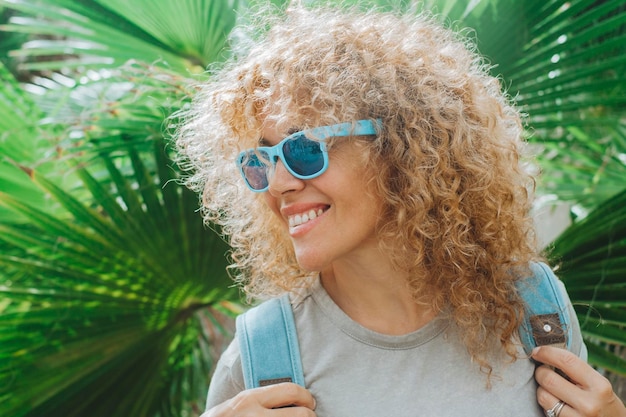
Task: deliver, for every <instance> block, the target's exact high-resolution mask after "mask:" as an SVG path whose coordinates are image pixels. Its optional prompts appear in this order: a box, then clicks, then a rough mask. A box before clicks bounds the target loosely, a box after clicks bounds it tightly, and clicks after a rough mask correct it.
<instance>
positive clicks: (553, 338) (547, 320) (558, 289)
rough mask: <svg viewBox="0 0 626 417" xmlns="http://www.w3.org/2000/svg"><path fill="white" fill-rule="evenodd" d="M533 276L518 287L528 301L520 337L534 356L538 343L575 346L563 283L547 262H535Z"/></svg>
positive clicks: (531, 266) (526, 301) (519, 283)
mask: <svg viewBox="0 0 626 417" xmlns="http://www.w3.org/2000/svg"><path fill="white" fill-rule="evenodd" d="M530 268H531V270H532V272H533V276H531V277H529V278H527V279H525V280H523V281H519V282H518V284H517V290H518V292H519V294H520V296H521V297H522V299H523V300H524V303H525V304H526V312H525V314H524V322H523V323H522V325H521V326H520V327H519V336H520V339H521V341H522V343H523V344H524V350H525V351H526V353H527V354H529V355H530V353H531V352H532V350H533V349H534V348H535V347H536V346H541V345H553V346H558V347H562V348H566V349H568V350H569V349H570V348H571V340H572V326H570V317H569V316H570V315H569V311H568V304H567V301H566V299H565V295H564V292H563V289H562V284H561V283H560V282H559V280H558V278H557V277H556V276H555V275H554V273H553V272H552V270H551V269H550V267H548V265H546V264H545V263H540V262H532V263H531V265H530Z"/></svg>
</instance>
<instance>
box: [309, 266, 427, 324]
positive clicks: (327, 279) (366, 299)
mask: <svg viewBox="0 0 626 417" xmlns="http://www.w3.org/2000/svg"><path fill="white" fill-rule="evenodd" d="M320 276H321V283H322V286H323V287H324V289H325V290H326V292H327V293H328V294H329V296H330V297H331V298H332V299H333V301H334V302H335V304H337V305H338V306H339V308H341V309H342V310H343V311H344V312H345V313H346V314H347V315H348V316H349V317H350V318H351V319H352V320H354V321H356V322H357V323H359V324H360V325H362V326H364V327H366V328H368V329H370V330H373V331H376V332H378V333H383V334H389V335H403V334H407V333H410V332H413V331H415V330H418V329H420V328H421V327H423V326H425V325H426V324H427V323H428V322H430V321H431V320H432V319H433V318H434V317H435V313H434V311H433V309H432V308H431V307H430V306H429V305H427V304H426V303H418V302H416V301H415V300H414V299H413V297H412V296H411V293H410V291H409V289H408V287H407V284H406V282H407V274H405V273H402V272H401V271H397V270H394V269H393V268H391V267H389V266H384V265H381V264H380V263H376V264H374V265H360V266H354V265H351V266H348V265H333V266H332V267H330V268H328V269H327V270H325V271H322V273H321V275H320Z"/></svg>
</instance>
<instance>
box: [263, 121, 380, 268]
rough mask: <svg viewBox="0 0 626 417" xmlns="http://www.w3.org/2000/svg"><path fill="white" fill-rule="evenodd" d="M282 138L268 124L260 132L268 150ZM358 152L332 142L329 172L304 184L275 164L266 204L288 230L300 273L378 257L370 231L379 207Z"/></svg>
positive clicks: (356, 146)
mask: <svg viewBox="0 0 626 417" xmlns="http://www.w3.org/2000/svg"><path fill="white" fill-rule="evenodd" d="M284 136H285V135H283V134H280V133H279V132H278V131H276V129H275V127H274V126H273V125H272V124H269V125H268V126H267V127H266V128H265V129H264V130H263V139H264V141H265V142H267V145H275V144H277V143H278V142H280V141H281V140H282V139H283V138H284ZM363 152H364V149H363V145H362V144H361V143H359V142H358V141H355V140H352V139H350V138H337V139H335V142H334V144H333V146H332V147H331V149H330V151H329V166H328V169H327V170H326V172H324V173H323V174H322V175H320V176H319V177H317V178H313V179H309V180H301V179H298V178H296V177H294V176H292V175H291V174H290V173H289V171H287V170H286V169H285V167H284V165H283V163H282V161H280V160H279V161H278V162H277V164H276V168H275V170H274V173H273V176H272V177H271V178H270V182H269V190H268V191H267V192H265V193H264V196H265V201H266V203H267V204H268V206H269V207H270V208H271V209H272V211H273V212H274V213H275V214H276V216H278V218H279V219H280V221H281V222H282V223H283V224H284V227H285V228H286V229H287V230H288V232H289V236H290V237H291V241H292V244H293V247H294V249H295V254H296V258H297V260H298V263H299V264H300V266H301V267H302V268H303V269H305V270H308V271H322V270H324V269H326V268H328V267H330V266H332V265H333V264H334V263H335V262H354V261H358V260H359V259H360V257H365V258H362V259H368V258H369V257H371V256H372V255H373V254H374V253H375V252H376V253H377V252H378V250H377V247H378V246H377V238H376V234H375V229H376V223H377V219H378V215H379V213H380V207H381V202H380V199H379V198H377V197H375V193H374V187H373V184H371V182H370V179H371V178H373V175H374V174H373V169H372V168H371V166H370V167H369V168H368V164H365V163H363V160H364V158H363V157H362V155H363Z"/></svg>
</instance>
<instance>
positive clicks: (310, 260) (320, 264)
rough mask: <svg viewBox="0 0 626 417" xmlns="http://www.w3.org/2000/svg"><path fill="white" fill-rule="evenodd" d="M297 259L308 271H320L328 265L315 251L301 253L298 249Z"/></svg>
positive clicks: (301, 266)
mask: <svg viewBox="0 0 626 417" xmlns="http://www.w3.org/2000/svg"><path fill="white" fill-rule="evenodd" d="M296 260H297V261H298V265H300V268H302V269H303V270H304V271H306V272H319V271H322V270H323V269H324V268H326V266H327V265H328V262H325V261H324V260H323V258H321V257H320V256H319V254H313V253H310V252H309V253H299V252H297V251H296Z"/></svg>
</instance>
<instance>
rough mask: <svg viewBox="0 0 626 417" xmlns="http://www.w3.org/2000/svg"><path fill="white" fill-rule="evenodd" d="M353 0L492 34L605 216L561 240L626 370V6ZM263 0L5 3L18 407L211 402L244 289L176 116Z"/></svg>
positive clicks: (499, 70) (499, 59) (576, 289)
mask: <svg viewBox="0 0 626 417" xmlns="http://www.w3.org/2000/svg"><path fill="white" fill-rule="evenodd" d="M268 1H269V0H268ZM353 2H354V3H358V4H362V5H364V6H365V7H371V6H372V5H375V4H378V5H379V6H380V7H384V8H391V7H393V8H396V9H397V8H401V9H402V10H403V11H404V12H407V13H413V12H415V11H417V10H419V8H420V7H423V8H426V9H428V10H432V11H435V12H437V13H440V14H441V15H442V16H444V17H445V19H446V21H447V22H448V23H449V24H450V25H453V26H455V27H458V28H460V29H461V30H463V31H464V32H467V33H469V34H470V36H475V38H476V42H477V45H478V48H479V49H480V51H481V52H482V53H483V54H485V55H486V56H487V57H488V58H489V60H490V61H491V63H492V64H494V68H493V69H492V71H493V72H494V73H495V74H499V75H501V76H502V79H503V88H506V90H507V91H508V92H509V93H510V94H511V95H512V96H513V97H514V98H515V99H516V100H517V102H518V104H519V105H520V106H521V107H522V108H523V109H524V111H526V112H527V113H528V117H527V119H526V123H527V126H526V127H527V132H528V136H529V142H530V143H531V144H532V151H533V152H534V153H536V155H537V158H536V160H535V162H534V166H540V167H541V169H542V171H543V178H544V180H543V182H542V183H540V184H539V190H540V193H541V195H542V196H547V195H549V196H551V198H552V199H560V200H567V201H569V202H571V204H573V205H574V207H575V208H576V209H577V210H576V211H575V212H576V213H587V212H588V213H589V215H587V216H586V218H584V219H583V217H584V216H579V217H580V219H578V221H577V222H575V224H574V225H573V226H572V227H571V228H570V229H569V230H568V231H566V232H565V233H564V234H563V235H562V236H561V237H559V238H558V239H557V240H556V241H555V242H553V244H552V245H551V252H550V253H551V257H552V258H553V259H554V260H555V261H558V262H559V263H560V268H561V269H560V271H559V275H560V276H561V277H562V278H563V280H564V281H565V282H566V284H567V287H568V290H569V292H570V294H571V296H572V299H573V301H574V302H575V304H576V309H577V312H578V314H579V318H580V319H581V323H582V324H583V331H584V335H585V337H586V340H587V342H588V344H589V346H590V352H591V361H592V363H594V364H596V365H597V366H599V367H601V368H602V369H606V370H609V371H611V372H614V373H618V374H622V375H626V363H625V361H624V360H623V359H622V358H620V356H619V351H618V349H617V347H619V346H626V336H625V334H626V331H625V327H624V326H625V325H626V227H625V226H624V225H625V224H626V204H625V203H626V201H625V200H626V194H625V192H626V191H624V190H626V184H624V182H623V179H624V178H626V166H625V165H626V117H625V116H624V108H625V105H626V91H624V90H625V88H626V83H625V82H624V75H623V74H625V73H626V68H625V67H626V50H625V49H626V46H625V45H626V6H624V4H623V2H622V1H616V0H605V1H591V0H586V1H577V2H565V1H557V0H548V1H545V0H542V1H538V0H532V1H524V2H519V1H514V0H499V1H497V0H481V1H473V2H464V1H442V0H441V1H439V0H427V1H425V2H422V3H420V4H421V6H416V4H417V3H412V2H400V1H397V2H396V1H383V0H380V1H353ZM260 3H264V2H263V1H262V0H256V1H250V2H246V1H244V0H159V1H147V0H136V1H133V2H125V1H121V0H107V1H101V0H0V12H1V15H0V18H1V19H4V24H3V25H1V27H0V28H1V29H2V30H3V31H4V32H3V33H2V36H3V38H2V40H1V41H0V48H1V49H2V50H1V51H0V78H1V84H0V116H1V117H0V414H1V415H8V416H16V417H21V416H35V415H41V414H45V415H49V416H56V415H63V416H83V415H91V416H96V417H97V416H109V415H115V416H118V415H119V416H127V415H128V416H131V415H132V416H150V417H152V416H163V417H165V416H191V415H197V414H199V411H200V410H201V409H202V403H203V401H204V396H205V394H206V387H207V384H208V382H209V375H210V371H211V367H212V363H213V359H214V357H215V355H216V353H217V352H219V351H220V349H221V348H222V346H223V343H225V342H226V341H227V340H228V337H229V332H230V329H231V328H232V327H231V326H230V324H231V323H230V322H231V318H232V314H233V313H234V312H237V311H239V308H240V307H238V305H239V304H238V303H237V301H238V296H239V294H238V293H237V292H236V291H235V290H234V289H232V288H231V287H230V283H229V280H228V276H227V275H228V274H227V271H226V269H225V267H226V264H227V262H226V258H225V254H226V252H227V251H228V245H227V242H224V241H223V240H222V239H221V238H220V235H219V230H212V227H211V226H210V225H209V227H205V226H204V225H203V224H202V221H201V218H200V215H199V214H198V213H197V208H198V199H197V196H194V195H193V194H192V193H191V192H190V191H188V190H186V189H184V187H182V186H180V185H179V184H178V179H179V178H180V175H181V173H180V169H179V167H178V166H177V165H176V162H175V160H173V152H172V149H171V147H170V146H169V143H168V141H167V131H168V129H169V128H170V127H171V126H168V125H166V124H165V123H164V122H165V120H168V123H172V124H175V123H176V120H175V119H168V118H167V117H168V116H169V115H171V114H172V113H173V112H175V111H176V110H177V109H179V108H181V107H182V106H185V105H187V103H188V101H189V99H190V98H191V97H192V96H193V92H194V90H193V83H194V82H196V81H201V80H203V79H204V78H205V77H206V76H207V75H206V74H205V73H204V69H205V68H207V67H208V66H209V65H211V64H213V63H216V62H219V61H220V60H222V59H224V58H225V57H227V56H229V55H230V54H233V53H235V54H236V53H237V51H238V50H239V48H241V47H242V46H241V45H243V44H245V42H243V43H242V42H241V39H240V38H239V37H240V34H236V35H237V36H230V35H231V31H232V29H233V27H234V26H235V24H236V23H237V22H238V21H239V22H240V21H241V20H243V19H246V18H247V17H248V16H249V13H248V8H249V7H256V5H258V4H260ZM275 3H276V4H277V5H279V6H280V5H281V3H282V2H280V1H276V2H275ZM344 3H345V2H344ZM467 28H471V30H469V29H467ZM18 80H19V82H18Z"/></svg>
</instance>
